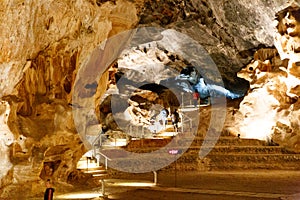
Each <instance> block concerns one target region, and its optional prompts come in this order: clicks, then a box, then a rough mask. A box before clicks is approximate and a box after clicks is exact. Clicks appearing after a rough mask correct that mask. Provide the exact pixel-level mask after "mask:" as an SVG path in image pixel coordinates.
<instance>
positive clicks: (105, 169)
mask: <svg viewBox="0 0 300 200" xmlns="http://www.w3.org/2000/svg"><path fill="white" fill-rule="evenodd" d="M105 170H107V157H105Z"/></svg>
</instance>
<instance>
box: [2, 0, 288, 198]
mask: <svg viewBox="0 0 300 200" xmlns="http://www.w3.org/2000/svg"><path fill="white" fill-rule="evenodd" d="M289 3H290V2H289V1H287V0H278V1H260V0H255V1H251V2H249V1H246V0H237V1H227V0H201V1H198V0H175V1H174V0H145V1H143V0H140V1H126V0H116V1H98V0H96V1H93V0H79V1H67V0H62V1H37V0H30V1H22V0H12V1H8V0H5V1H1V2H0V5H1V10H0V16H1V17H0V28H1V32H0V38H1V42H0V49H1V51H0V83H1V84H0V98H1V99H2V100H3V105H5V106H4V107H5V108H4V110H5V111H3V112H2V111H1V113H6V112H9V116H8V120H7V121H6V122H5V120H4V121H3V122H2V121H1V123H5V124H6V125H4V126H3V127H6V128H5V131H4V130H1V138H2V140H1V141H3V142H2V143H1V149H2V150H3V151H2V156H4V157H5V159H4V160H5V162H4V163H3V167H2V168H1V174H2V178H1V182H0V183H1V185H0V188H1V190H0V196H1V197H3V198H5V197H8V198H12V197H11V196H9V195H12V194H15V195H18V194H16V193H14V192H13V191H14V190H15V189H16V187H17V186H18V188H19V189H20V188H23V190H24V193H23V195H24V194H26V192H25V191H26V190H28V191H31V195H35V194H39V193H41V192H42V190H43V182H42V181H41V180H43V179H46V178H49V177H50V178H52V179H54V180H56V181H57V184H58V183H59V182H67V177H68V175H70V173H71V172H72V171H73V170H74V168H75V167H76V166H75V165H76V161H77V160H78V159H79V158H80V156H81V155H82V154H83V153H84V152H85V151H86V147H85V146H84V145H83V144H82V141H81V138H80V136H79V135H78V134H76V128H75V127H74V122H73V116H72V109H73V108H74V107H73V106H74V105H72V95H73V86H74V85H73V84H74V82H75V79H76V77H78V76H77V74H78V70H79V68H80V67H82V66H85V65H87V64H88V61H89V58H90V57H91V56H92V55H93V54H92V53H93V50H94V49H95V48H96V47H97V46H98V45H99V44H101V42H103V41H105V39H107V38H110V37H112V36H114V35H116V34H117V33H120V32H122V31H123V30H128V29H131V28H133V27H136V26H137V25H138V24H139V25H140V26H155V27H163V28H173V29H175V30H178V31H180V32H182V33H185V34H187V35H188V36H190V37H192V38H193V39H194V40H196V41H198V42H199V43H200V44H201V45H202V46H203V47H204V48H205V49H206V50H207V51H208V52H209V53H210V55H211V57H212V58H213V59H214V61H215V63H216V64H217V66H218V68H219V70H220V72H221V74H222V77H223V79H224V83H225V86H226V87H227V88H229V89H231V90H235V91H238V92H241V93H244V92H246V91H247V90H248V86H249V83H248V82H247V81H245V80H243V79H241V78H238V77H237V76H236V73H237V72H238V71H239V70H240V69H241V68H242V67H244V66H245V65H247V64H248V63H249V62H250V61H251V60H252V59H253V54H254V52H255V51H256V50H258V49H259V48H261V47H265V46H273V33H274V30H275V29H274V27H275V26H273V21H274V17H275V13H277V12H278V11H280V10H282V9H283V8H285V7H287V6H288V5H289ZM90 75H91V76H92V75H93V74H90ZM87 77H88V76H87ZM209 78H211V79H213V78H214V77H213V76H211V77H209ZM89 81H90V79H87V80H85V79H83V80H81V82H80V84H82V85H86V84H91V83H90V82H89ZM107 81H108V74H105V76H104V77H103V78H101V80H99V82H98V83H97V84H98V88H97V95H96V97H95V98H96V99H97V98H100V96H101V94H103V92H104V90H105V89H106V88H107ZM94 101H95V99H94V98H91V99H88V100H87V101H85V104H89V103H91V102H92V103H93V102H94ZM7 103H9V106H8V104H7ZM82 123H83V124H85V123H86V121H82ZM7 134H8V135H9V137H6V136H5V135H7ZM7 139H9V141H8V142H7V141H5V140H7ZM11 140H13V141H11ZM2 169H3V171H2ZM24 169H27V170H30V173H28V171H26V170H24ZM25 182H26V184H25ZM20 186H21V187H20ZM62 188H63V187H62ZM23 190H22V191H23ZM19 191H20V190H19ZM27 193H28V192H27ZM19 194H21V193H19Z"/></svg>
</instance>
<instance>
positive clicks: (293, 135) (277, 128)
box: [237, 4, 300, 151]
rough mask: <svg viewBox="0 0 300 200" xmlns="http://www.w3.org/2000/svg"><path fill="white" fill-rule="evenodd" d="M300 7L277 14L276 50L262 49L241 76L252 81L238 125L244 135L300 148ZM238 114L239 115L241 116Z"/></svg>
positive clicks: (242, 103) (296, 6)
mask: <svg viewBox="0 0 300 200" xmlns="http://www.w3.org/2000/svg"><path fill="white" fill-rule="evenodd" d="M299 13H300V7H299V5H297V4H292V5H291V6H289V7H287V8H285V9H283V10H281V11H280V12H278V13H277V14H276V20H277V32H276V34H275V38H274V44H275V46H276V49H275V48H273V49H260V50H259V51H257V52H256V54H254V60H253V61H251V63H250V64H248V65H247V67H246V68H245V69H242V70H241V71H240V72H239V73H238V76H240V77H242V78H245V79H246V80H248V81H249V82H250V91H249V93H248V95H247V96H246V97H245V98H244V100H243V101H242V102H241V104H240V109H239V114H240V115H241V116H238V117H237V123H239V124H238V125H237V127H239V132H240V134H241V135H242V136H244V137H248V138H258V139H265V140H269V141H270V142H271V143H273V144H275V143H276V144H280V145H282V146H285V147H287V148H290V149H293V150H297V151H300V146H299V142H300V133H299V126H298V124H299V120H298V117H297V116H298V113H299V105H298V104H299V100H298V97H299V84H300V82H299V80H300V79H299V75H300V74H299V69H298V68H299V61H300V51H299V41H300V40H299V38H300V14H299ZM239 114H238V115H239Z"/></svg>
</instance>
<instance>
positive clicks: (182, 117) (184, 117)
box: [181, 112, 193, 133]
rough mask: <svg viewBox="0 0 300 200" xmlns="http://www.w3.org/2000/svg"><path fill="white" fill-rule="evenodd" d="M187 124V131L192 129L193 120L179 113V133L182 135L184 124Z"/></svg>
mask: <svg viewBox="0 0 300 200" xmlns="http://www.w3.org/2000/svg"><path fill="white" fill-rule="evenodd" d="M185 122H189V130H190V131H191V130H192V128H193V119H192V118H191V117H189V116H187V115H185V114H184V113H183V112H181V132H182V133H183V129H184V123H185Z"/></svg>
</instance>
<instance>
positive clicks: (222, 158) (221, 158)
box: [208, 153, 300, 164]
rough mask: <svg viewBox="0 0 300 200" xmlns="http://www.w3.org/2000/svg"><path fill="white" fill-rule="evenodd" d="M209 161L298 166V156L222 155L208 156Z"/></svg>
mask: <svg viewBox="0 0 300 200" xmlns="http://www.w3.org/2000/svg"><path fill="white" fill-rule="evenodd" d="M208 158H209V159H211V161H212V162H215V163H226V164H228V163H229V162H257V163H258V162H280V163H284V162H298V163H299V164H300V154H235V153H232V154H224V155H209V156H208Z"/></svg>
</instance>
